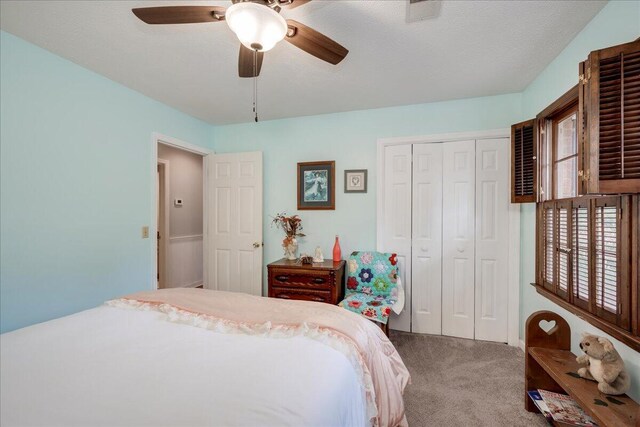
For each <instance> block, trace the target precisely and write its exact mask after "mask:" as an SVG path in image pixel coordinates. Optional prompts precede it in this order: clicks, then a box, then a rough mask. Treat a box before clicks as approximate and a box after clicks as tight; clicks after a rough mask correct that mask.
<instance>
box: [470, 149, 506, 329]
mask: <svg viewBox="0 0 640 427" xmlns="http://www.w3.org/2000/svg"><path fill="white" fill-rule="evenodd" d="M508 197H509V139H508V138H502V139H486V140H478V141H477V143H476V309H475V317H476V322H475V338H476V339H478V340H487V341H497V342H507V338H508V336H507V334H508V323H507V311H508V298H507V295H508V292H509V289H508V283H509V264H508V263H509V200H508Z"/></svg>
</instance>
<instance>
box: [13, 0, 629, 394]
mask: <svg viewBox="0 0 640 427" xmlns="http://www.w3.org/2000/svg"><path fill="white" fill-rule="evenodd" d="M639 35H640V3H639V2H631V1H630V2H611V3H609V4H608V5H607V6H605V8H603V9H602V11H601V12H600V13H599V14H598V15H597V16H596V17H595V18H594V19H593V21H592V22H591V23H590V24H589V25H588V26H587V27H586V28H585V29H584V30H583V31H582V32H581V33H580V34H579V35H578V36H577V37H576V38H575V40H574V41H572V42H571V43H570V45H569V46H568V47H567V48H566V49H565V50H564V51H563V52H562V53H561V54H560V55H559V56H558V58H557V59H556V60H554V61H553V62H552V63H551V64H550V65H549V66H548V67H547V68H546V69H545V71H543V72H542V73H541V74H540V76H539V77H538V78H537V79H536V80H535V81H534V82H533V83H532V84H531V85H530V86H529V87H528V88H527V89H526V90H525V91H524V92H523V93H521V94H510V95H502V96H495V97H486V98H476V99H466V100H459V101H448V102H441V103H433V104H424V105H414V106H406V107H395V108H386V109H377V110H367V111H357V112H348V113H339V114H330V115H322V116H313V117H303V118H295V119H286V120H277V121H270V122H263V123H259V124H253V123H251V124H240V125H230V126H219V127H212V126H209V125H207V124H205V123H203V122H200V121H198V120H196V119H193V118H191V117H189V116H186V115H184V114H182V113H180V112H177V111H175V110H173V109H171V108H169V107H166V106H164V105H162V104H159V103H157V102H155V101H153V100H150V99H148V98H146V97H144V96H142V95H140V94H138V93H136V92H133V91H131V90H129V89H126V88H124V87H123V86H121V85H118V84H116V83H114V82H112V81H110V80H108V79H106V78H104V77H101V76H99V75H97V74H94V73H92V72H90V71H87V70H85V69H83V68H81V67H78V66H76V65H74V64H72V63H70V62H68V61H65V60H63V59H61V58H59V57H57V56H55V55H52V54H50V53H48V52H46V51H44V50H42V49H39V48H37V47H35V46H33V45H31V44H29V43H27V42H25V41H22V40H20V39H18V38H16V37H14V36H11V35H9V34H7V33H4V32H1V33H0V43H1V44H0V55H1V56H0V67H1V68H0V79H1V80H0V83H1V91H2V96H1V104H0V108H1V110H2V116H1V119H2V122H1V123H0V128H1V129H0V132H1V134H0V140H1V146H0V150H1V152H0V155H1V211H0V221H1V222H0V224H1V234H2V239H1V241H2V246H1V248H0V249H1V254H0V262H1V267H2V268H1V271H0V300H1V301H0V302H1V305H0V328H1V330H2V331H8V330H12V329H15V328H18V327H21V326H24V325H28V324H32V323H35V322H38V321H42V320H46V319H50V318H54V317H57V316H61V315H64V314H67V313H71V312H74V311H78V310H81V309H84V308H87V307H91V306H95V305H97V304H100V303H101V302H102V301H104V300H105V299H108V298H111V297H113V296H116V295H120V294H123V293H127V292H131V291H135V290H138V289H144V288H149V287H150V286H151V284H150V274H151V268H152V265H153V256H152V254H151V241H150V240H142V239H141V238H140V227H141V226H142V225H145V224H148V223H149V217H150V213H151V204H152V200H153V194H152V188H151V182H150V177H149V167H150V164H149V161H150V157H151V152H150V143H149V139H150V134H151V132H154V131H157V132H161V133H164V134H167V135H171V136H173V137H177V138H180V139H183V140H185V141H188V142H191V143H194V144H200V145H203V144H204V145H207V144H208V145H212V146H213V147H214V149H215V150H216V151H218V152H234V151H251V150H261V151H263V152H264V167H265V171H264V174H265V206H264V211H265V220H264V225H265V245H266V246H265V263H267V262H269V261H271V260H275V259H277V258H279V257H280V256H281V248H280V239H281V237H282V236H281V232H280V231H278V230H276V229H273V228H271V227H270V226H269V222H270V221H269V218H268V216H269V215H273V214H275V213H276V212H282V211H286V212H288V213H296V198H295V194H296V190H295V186H296V182H295V175H296V169H295V167H296V163H297V162H301V161H311V160H323V159H326V160H336V169H337V174H336V190H337V191H336V195H337V199H336V207H337V209H336V211H332V212H318V211H316V212H314V211H303V212H297V213H299V214H300V215H301V216H302V218H303V219H304V223H305V231H306V233H307V234H308V237H307V238H305V239H304V240H303V241H302V242H301V249H302V251H307V252H311V251H313V249H314V248H315V246H316V245H320V246H321V247H322V248H323V250H324V251H325V254H326V255H327V256H329V255H330V251H331V247H332V245H333V236H334V235H335V234H339V235H340V236H341V240H342V247H343V253H348V252H350V251H351V250H354V249H356V248H358V249H363V248H373V247H375V232H376V230H375V221H376V219H375V203H376V201H375V192H376V140H377V139H378V138H384V137H396V136H415V135H427V134H437V133H448V132H463V131H474V130H485V129H496V128H506V127H508V126H509V125H511V124H512V123H514V122H517V121H520V120H523V119H526V118H529V117H532V116H534V115H535V114H536V113H537V112H538V111H540V110H541V109H542V108H544V107H545V106H546V105H548V104H549V103H550V102H551V101H553V100H554V99H556V98H557V97H558V96H559V95H561V94H562V93H564V92H565V91H566V90H567V89H568V88H570V87H571V86H572V85H573V84H575V83H576V82H577V63H578V62H579V61H580V60H582V59H584V58H585V57H586V55H587V54H588V52H589V51H591V50H593V49H597V48H600V47H605V46H609V45H613V44H617V43H621V42H626V41H630V40H632V39H634V38H636V37H638V36H639ZM359 168H366V169H368V170H369V192H368V193H367V194H344V192H343V190H342V189H343V171H344V169H359ZM521 212H522V230H521V238H522V243H521V253H522V261H521V290H522V292H521V322H524V320H525V319H526V318H527V317H528V315H529V314H530V313H531V312H533V311H536V310H539V309H550V310H554V311H556V312H559V313H560V314H562V315H563V316H564V317H565V318H567V319H568V320H569V322H570V324H571V326H572V329H573V331H574V337H573V341H574V342H576V341H577V339H578V338H577V333H578V332H579V331H582V330H591V331H595V328H593V327H591V326H590V325H588V324H587V323H585V322H583V321H581V320H580V319H578V318H576V317H575V316H573V315H571V314H570V313H568V312H566V311H564V310H562V309H561V308H560V307H558V306H556V305H554V304H552V303H551V302H549V301H548V300H546V299H544V298H542V297H540V296H538V295H537V294H536V293H535V291H534V290H533V289H532V288H531V286H529V285H528V284H529V283H530V282H532V281H533V278H534V237H535V236H534V225H535V221H534V207H533V205H526V206H523V207H522V210H521ZM152 235H153V230H152ZM595 332H597V331H595ZM614 342H615V344H616V346H617V348H619V350H620V352H621V354H622V355H623V357H624V358H625V359H626V361H627V365H628V366H629V368H630V370H631V372H632V374H633V378H634V389H633V391H632V394H633V395H634V396H635V397H636V398H639V395H640V387H639V384H640V360H639V358H638V353H636V352H633V351H632V350H630V349H629V348H628V347H625V346H623V345H622V344H621V343H619V342H617V341H616V340H614ZM574 351H576V349H574Z"/></svg>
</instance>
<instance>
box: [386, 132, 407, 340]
mask: <svg viewBox="0 0 640 427" xmlns="http://www.w3.org/2000/svg"><path fill="white" fill-rule="evenodd" d="M384 150H385V153H384V178H385V179H384V189H383V191H384V210H383V212H384V219H383V224H384V231H383V233H382V239H381V240H382V241H381V242H378V250H381V251H385V252H395V253H396V254H398V266H399V269H400V271H399V272H400V278H401V280H402V285H403V286H404V289H405V307H404V310H403V311H402V313H401V314H400V315H396V314H395V313H392V314H391V318H390V320H389V327H391V328H392V329H396V330H400V331H407V332H409V331H411V144H407V145H392V146H387V147H385V149H384Z"/></svg>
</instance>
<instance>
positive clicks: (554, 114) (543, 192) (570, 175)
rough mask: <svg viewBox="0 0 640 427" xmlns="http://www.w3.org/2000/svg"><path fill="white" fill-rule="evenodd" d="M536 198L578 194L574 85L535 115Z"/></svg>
mask: <svg viewBox="0 0 640 427" xmlns="http://www.w3.org/2000/svg"><path fill="white" fill-rule="evenodd" d="M537 122H538V127H539V134H540V138H539V139H540V171H539V173H540V189H539V191H540V201H544V200H558V199H567V198H571V197H577V196H578V86H574V87H573V88H571V89H570V90H569V91H568V92H567V93H565V94H564V95H562V96H561V97H560V98H559V99H558V100H557V101H555V102H554V103H553V104H551V105H550V106H549V107H548V108H546V109H545V110H544V111H543V112H541V113H540V114H538V117H537Z"/></svg>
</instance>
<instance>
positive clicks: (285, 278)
mask: <svg viewBox="0 0 640 427" xmlns="http://www.w3.org/2000/svg"><path fill="white" fill-rule="evenodd" d="M276 280H277V281H279V282H286V281H287V280H289V276H284V275H281V276H276Z"/></svg>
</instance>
